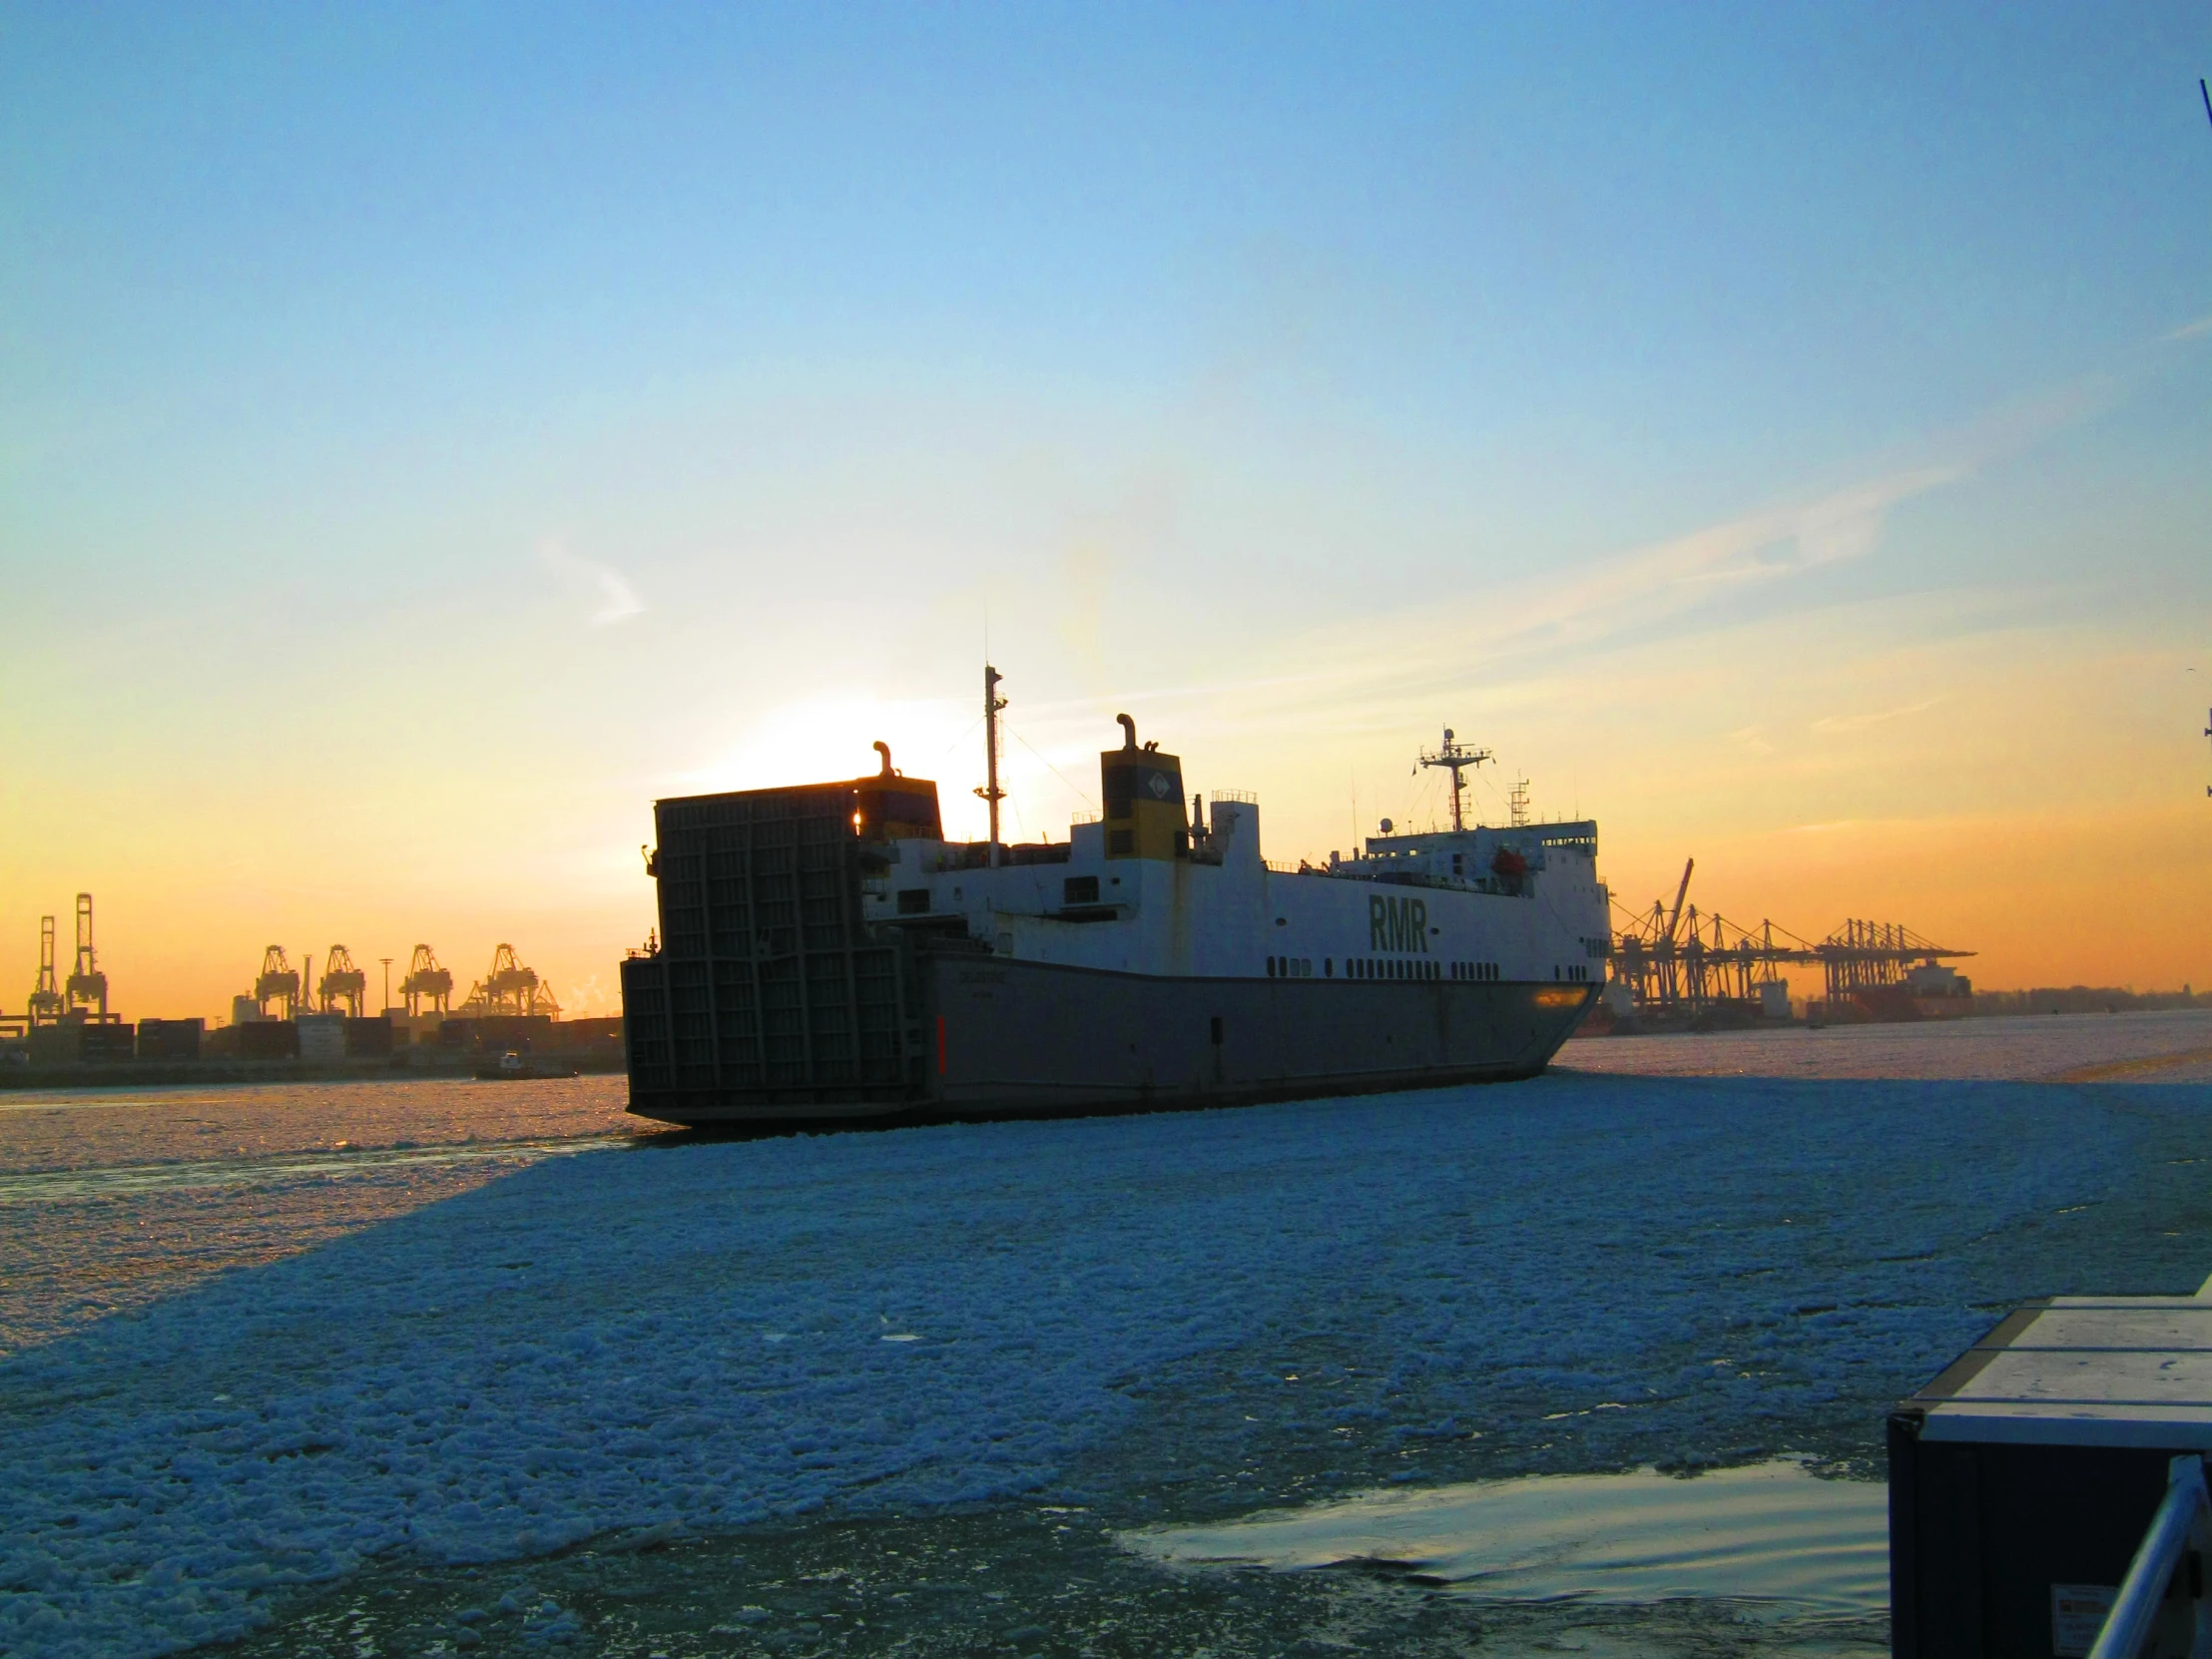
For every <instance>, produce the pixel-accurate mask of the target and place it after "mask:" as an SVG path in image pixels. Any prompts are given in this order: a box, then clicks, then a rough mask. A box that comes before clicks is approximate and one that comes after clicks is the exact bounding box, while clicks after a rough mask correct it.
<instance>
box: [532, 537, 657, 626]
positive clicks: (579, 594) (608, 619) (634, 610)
mask: <svg viewBox="0 0 2212 1659" xmlns="http://www.w3.org/2000/svg"><path fill="white" fill-rule="evenodd" d="M538 561H539V562H540V563H541V564H543V565H544V566H545V568H546V569H547V570H549V571H551V572H552V573H553V575H554V578H555V580H557V581H558V582H559V583H560V584H561V586H562V588H563V589H564V590H566V591H567V593H568V594H569V596H570V599H571V602H572V603H574V604H575V605H576V606H577V607H578V609H580V610H581V611H582V612H583V616H584V621H585V622H587V623H588V624H590V625H591V626H592V627H594V628H607V627H611V626H613V625H614V624H615V623H618V622H627V621H628V620H629V619H630V618H632V617H634V616H639V615H642V614H643V613H644V611H645V601H644V600H642V599H640V598H639V597H638V593H637V590H636V589H635V588H633V587H631V586H630V582H629V579H628V578H627V577H625V576H624V575H623V574H622V573H621V572H620V571H618V570H612V569H610V568H608V567H607V566H606V565H603V564H599V563H597V562H596V561H594V560H591V559H586V558H583V557H581V556H579V555H577V554H575V553H571V552H570V551H569V550H568V549H567V548H566V547H564V546H563V545H562V544H561V543H560V542H558V541H541V542H540V543H538Z"/></svg>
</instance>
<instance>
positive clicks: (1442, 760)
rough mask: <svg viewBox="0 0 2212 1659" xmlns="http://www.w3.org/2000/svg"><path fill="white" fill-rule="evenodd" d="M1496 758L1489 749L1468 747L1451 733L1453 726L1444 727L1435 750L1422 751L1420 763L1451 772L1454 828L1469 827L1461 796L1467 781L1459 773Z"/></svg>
mask: <svg viewBox="0 0 2212 1659" xmlns="http://www.w3.org/2000/svg"><path fill="white" fill-rule="evenodd" d="M1496 759H1497V757H1496V756H1495V755H1492V754H1491V753H1490V752H1489V751H1488V750H1487V749H1470V748H1468V747H1467V746H1466V745H1465V744H1463V743H1461V742H1460V741H1459V740H1458V739H1457V738H1455V737H1453V736H1452V735H1451V728H1450V727H1448V726H1447V727H1445V728H1444V741H1443V742H1442V743H1441V744H1439V745H1438V746H1437V747H1436V749H1435V750H1434V751H1433V752H1431V751H1429V750H1426V749H1424V750H1422V751H1421V754H1420V764H1421V765H1422V766H1424V767H1443V768H1446V769H1447V770H1448V771H1449V772H1450V773H1451V827H1452V829H1454V830H1464V829H1465V828H1466V827H1467V824H1466V813H1465V811H1464V810H1463V808H1462V806H1461V798H1462V797H1463V796H1464V795H1465V794H1466V789H1467V786H1466V781H1465V780H1464V779H1462V778H1461V777H1460V776H1459V774H1460V773H1462V772H1464V771H1465V770H1466V769H1467V768H1469V767H1478V766H1480V765H1481V764H1482V763H1483V762H1484V761H1494V760H1496Z"/></svg>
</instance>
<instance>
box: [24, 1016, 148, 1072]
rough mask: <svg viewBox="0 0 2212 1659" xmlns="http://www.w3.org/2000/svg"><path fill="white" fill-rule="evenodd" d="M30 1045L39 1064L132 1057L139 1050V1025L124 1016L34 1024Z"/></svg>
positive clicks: (33, 1058) (75, 1062)
mask: <svg viewBox="0 0 2212 1659" xmlns="http://www.w3.org/2000/svg"><path fill="white" fill-rule="evenodd" d="M27 1046H28V1047H29V1049H30V1054H31V1064H33V1065H35V1066H65V1065H76V1064H79V1063H80V1062H97V1061H109V1060H128V1059H131V1058H132V1057H133V1056H134V1055H135V1053H136V1052H137V1028H136V1027H135V1026H132V1025H128V1024H125V1023H123V1022H122V1021H120V1020H78V1019H65V1020H62V1021H61V1022H60V1023H58V1024H55V1025H34V1026H32V1027H31V1030H30V1034H29V1042H28V1045H27Z"/></svg>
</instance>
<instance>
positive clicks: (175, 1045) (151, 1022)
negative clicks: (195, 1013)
mask: <svg viewBox="0 0 2212 1659" xmlns="http://www.w3.org/2000/svg"><path fill="white" fill-rule="evenodd" d="M207 1028H208V1022H207V1021H206V1020H204V1019H142V1020H140V1021H139V1028H138V1057H139V1058H140V1059H142V1060H197V1059H199V1058H200V1050H201V1047H202V1045H203V1044H204V1043H205V1042H206V1041H207Z"/></svg>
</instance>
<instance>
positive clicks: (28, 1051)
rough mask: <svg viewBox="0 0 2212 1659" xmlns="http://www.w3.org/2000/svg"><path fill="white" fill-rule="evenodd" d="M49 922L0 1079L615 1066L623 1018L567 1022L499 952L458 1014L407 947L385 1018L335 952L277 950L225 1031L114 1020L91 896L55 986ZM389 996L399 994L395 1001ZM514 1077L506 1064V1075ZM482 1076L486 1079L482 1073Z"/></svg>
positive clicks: (237, 1000)
mask: <svg viewBox="0 0 2212 1659" xmlns="http://www.w3.org/2000/svg"><path fill="white" fill-rule="evenodd" d="M55 919H56V918H55V917H53V916H43V917H41V918H40V922H39V966H38V977H37V979H36V981H35V982H34V984H33V986H32V988H31V993H30V995H29V997H28V998H27V999H26V1002H25V1005H24V1011H23V1012H22V1013H20V1014H9V1013H5V1012H0V1083H6V1084H8V1085H11V1086H15V1087H26V1086H33V1085H44V1084H50V1083H54V1082H57V1081H59V1082H66V1081H69V1080H70V1079H72V1078H76V1079H78V1080H82V1079H83V1077H84V1076H85V1075H86V1074H87V1073H88V1072H91V1071H95V1070H96V1071H97V1074H98V1075H99V1076H100V1077H102V1078H103V1079H105V1080H108V1081H113V1082H156V1081H165V1080H171V1079H173V1078H174V1079H175V1080H180V1081H187V1080H193V1079H201V1080H215V1077H216V1073H217V1072H219V1071H220V1072H221V1073H222V1074H223V1075H224V1076H225V1077H226V1078H228V1077H231V1076H233V1075H244V1076H268V1075H290V1074H293V1073H307V1074H332V1073H342V1074H362V1073H366V1074H371V1075H381V1074H383V1073H386V1072H389V1071H395V1070H396V1071H405V1072H466V1071H471V1070H475V1071H485V1069H486V1068H485V1061H486V1058H487V1057H490V1058H493V1059H497V1058H499V1057H502V1056H507V1055H516V1056H524V1057H527V1059H528V1061H529V1074H530V1075H546V1074H548V1073H549V1072H556V1071H557V1072H574V1071H610V1070H617V1069H619V1068H620V1066H621V1063H622V1020H621V1018H620V1017H619V1016H615V1017H605V1018H597V1017H594V1018H571V1017H568V1016H566V1015H565V1014H564V1013H563V1011H562V1009H561V1006H560V1003H559V1002H558V1001H557V1000H556V998H555V997H554V994H553V989H552V986H551V985H549V984H548V983H547V982H546V981H545V980H544V979H543V978H542V977H540V975H539V974H538V973H537V972H536V971H535V970H534V969H532V968H531V967H529V966H528V965H527V964H525V963H524V962H523V960H522V958H521V957H520V956H519V955H518V954H517V953H516V951H515V947H514V946H513V945H512V944H507V943H501V944H500V945H499V946H498V947H497V948H496V949H494V950H493V952H492V958H491V964H490V966H489V967H488V968H487V969H486V970H485V972H484V975H483V977H482V978H480V979H478V980H476V981H474V982H473V983H472V984H471V985H470V986H469V988H468V991H467V993H466V995H465V996H463V997H461V999H460V1000H459V1002H458V1004H456V1003H455V1001H454V985H455V981H454V977H453V974H452V972H451V970H450V969H447V968H445V967H443V966H441V965H440V964H439V962H438V959H437V953H436V952H435V951H434V950H432V949H431V947H430V946H429V945H427V944H417V945H416V946H415V947H414V950H413V952H412V954H411V955H410V956H409V957H408V959H407V966H406V971H405V972H404V973H403V974H402V975H401V977H400V979H399V983H398V984H397V985H396V986H394V985H393V984H392V983H391V966H392V962H393V960H394V958H390V957H385V958H379V960H380V961H381V962H382V963H383V1008H382V1011H381V1012H379V1013H370V1012H368V995H369V982H368V973H367V971H366V969H364V968H363V967H362V966H361V965H360V964H359V963H357V962H356V961H355V960H354V958H353V955H352V953H351V952H350V951H349V950H348V949H347V948H346V947H345V946H344V945H342V944H333V945H332V946H330V947H329V949H328V950H327V951H325V952H324V953H323V955H322V958H321V963H320V970H319V972H318V971H317V967H316V961H315V958H314V956H313V955H312V954H311V953H310V954H308V955H305V956H303V957H302V958H301V959H300V961H299V963H298V965H297V966H294V965H293V963H292V962H291V960H290V958H289V957H288V956H287V954H286V952H285V950H284V948H283V946H281V945H277V944H273V945H270V946H269V947H268V948H267V949H266V950H265V951H264V952H263V953H262V961H261V967H260V970H259V972H258V973H257V974H256V975H255V977H254V980H253V988H252V989H251V990H249V991H243V992H241V993H239V994H238V995H237V996H235V997H233V998H232V1000H231V1017H230V1020H229V1022H228V1023H224V1022H217V1023H216V1024H214V1025H212V1026H211V1025H210V1024H209V1022H208V1021H207V1020H205V1019H151V1018H142V1019H139V1020H136V1021H133V1020H128V1019H125V1018H124V1017H123V1016H122V1015H121V1014H120V1013H118V1012H116V1011H115V1010H114V1009H113V1008H112V1007H111V1006H110V993H109V984H108V976H107V973H106V972H105V971H104V970H103V969H102V968H101V966H100V958H99V952H98V948H97V946H96V944H95V942H94V935H93V899H92V894H90V893H79V894H78V895H77V915H76V921H77V938H76V946H77V948H76V955H75V959H74V962H73V964H72V966H71V971H70V972H69V973H68V974H67V976H66V977H64V976H63V975H62V974H61V973H60V969H59V964H58V962H57V960H56V942H57V931H56V927H55ZM395 993H396V994H395ZM515 1069H516V1068H515V1067H514V1066H513V1065H511V1064H510V1066H509V1067H508V1072H509V1073H510V1074H511V1073H512V1072H513V1071H514V1070H515ZM486 1074H487V1075H490V1074H492V1073H491V1072H488V1071H487V1072H486Z"/></svg>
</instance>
